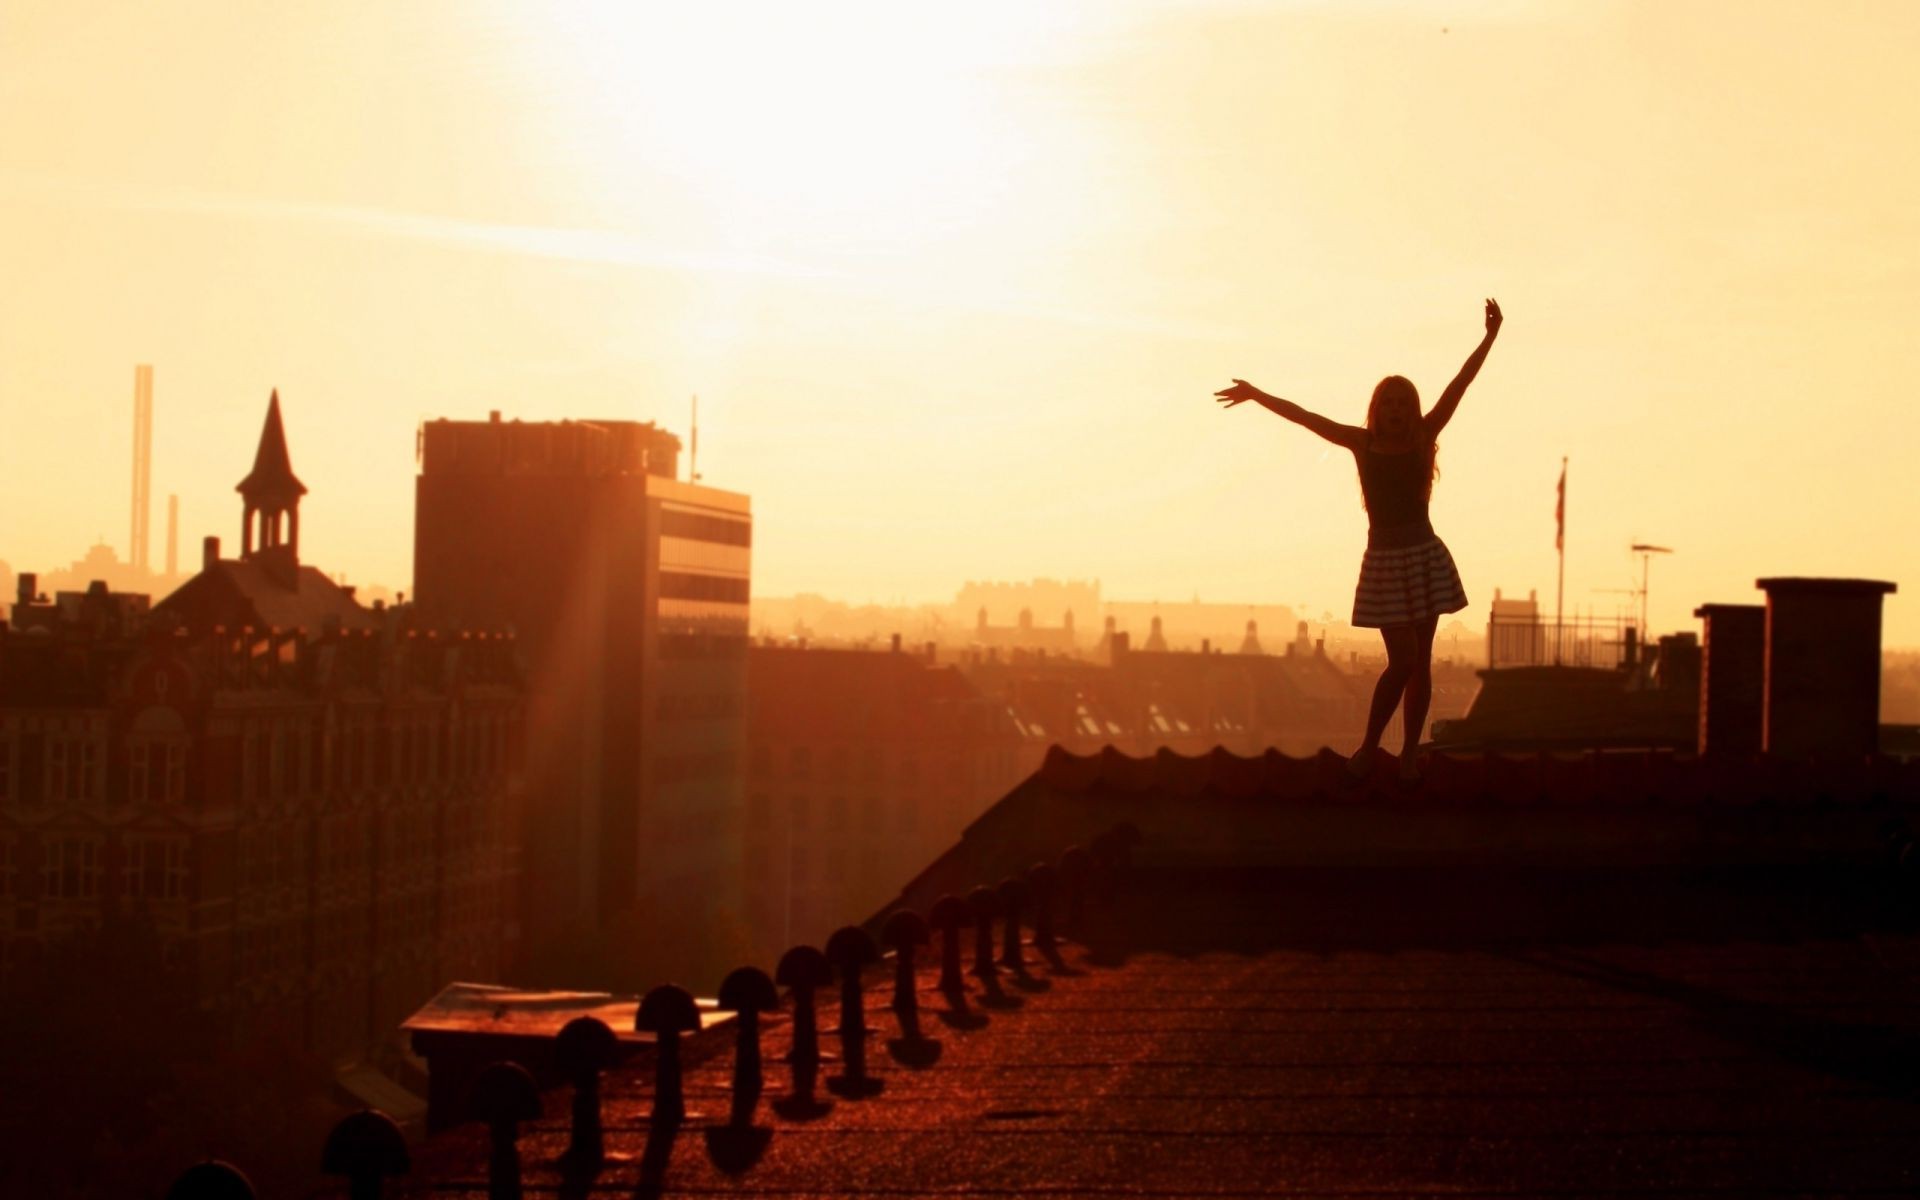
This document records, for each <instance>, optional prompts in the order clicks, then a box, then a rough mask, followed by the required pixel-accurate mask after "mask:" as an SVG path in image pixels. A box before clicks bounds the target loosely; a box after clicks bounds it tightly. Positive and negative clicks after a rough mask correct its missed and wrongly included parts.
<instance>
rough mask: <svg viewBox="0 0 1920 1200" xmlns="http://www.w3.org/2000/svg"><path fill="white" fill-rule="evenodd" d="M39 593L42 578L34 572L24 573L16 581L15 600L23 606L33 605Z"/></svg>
mask: <svg viewBox="0 0 1920 1200" xmlns="http://www.w3.org/2000/svg"><path fill="white" fill-rule="evenodd" d="M39 591H40V576H38V575H36V574H34V573H33V572H32V571H22V572H20V575H19V577H18V578H17V579H16V580H14V598H15V599H16V600H18V601H19V602H20V603H22V604H32V603H33V600H34V596H35V595H36V594H38V592H39Z"/></svg>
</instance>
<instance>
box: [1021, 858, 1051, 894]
mask: <svg viewBox="0 0 1920 1200" xmlns="http://www.w3.org/2000/svg"><path fill="white" fill-rule="evenodd" d="M1058 878H1059V874H1058V872H1056V871H1055V870H1054V869H1053V867H1052V866H1051V865H1049V864H1047V863H1043V862H1042V863H1035V864H1033V865H1032V866H1031V867H1028V868H1027V887H1028V888H1029V889H1031V890H1032V892H1033V894H1034V895H1036V896H1040V897H1043V898H1044V897H1045V896H1047V895H1048V894H1049V893H1051V892H1052V891H1053V885H1054V883H1055V881H1056V880H1057V879H1058Z"/></svg>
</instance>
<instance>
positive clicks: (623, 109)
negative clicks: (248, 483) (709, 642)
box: [0, 0, 1920, 644]
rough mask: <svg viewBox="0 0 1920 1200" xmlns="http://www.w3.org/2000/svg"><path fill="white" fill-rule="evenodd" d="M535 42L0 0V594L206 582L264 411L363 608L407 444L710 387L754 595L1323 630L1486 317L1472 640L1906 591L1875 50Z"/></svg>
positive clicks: (1558, 16) (783, 26) (1408, 24)
mask: <svg viewBox="0 0 1920 1200" xmlns="http://www.w3.org/2000/svg"><path fill="white" fill-rule="evenodd" d="M646 7H647V6H641V5H636V4H632V3H611V2H609V3H605V4H601V5H577V6H569V7H568V8H567V9H566V15H564V16H562V17H558V18H556V17H554V16H553V15H552V11H553V6H550V5H545V4H535V3H530V2H528V3H509V2H507V0H489V2H476V0H466V2H464V3H458V4H456V3H444V4H430V3H420V4H407V5H358V6H342V5H314V6H290V5H276V6H252V5H232V4H190V3H169V4H165V5H107V4H92V5H73V4H66V3H45V4H41V3H19V2H16V0H0V280H3V281H4V282H3V283H0V419H3V420H4V427H5V431H6V436H5V437H4V439H3V440H0V445H4V446H5V457H4V460H3V466H0V559H5V560H6V561H8V562H10V563H11V564H12V565H13V566H14V567H15V568H16V569H40V570H46V569H49V568H52V567H54V566H57V565H62V564H65V563H67V562H69V561H71V560H73V559H74V558H76V557H78V555H79V554H80V553H81V552H82V551H83V550H84V549H85V547H86V546H87V545H88V544H89V543H90V542H91V541H92V540H93V539H94V537H95V536H96V535H98V534H102V533H104V534H105V535H106V537H107V539H108V540H109V541H111V542H113V543H114V544H115V545H116V546H117V547H119V548H120V549H121V550H122V552H123V553H124V548H125V540H126V536H127V535H126V526H127V518H126V512H127V478H128V457H129V437H130V433H129V419H128V414H129V410H130V407H131V395H132V378H133V366H134V364H135V363H136V362H151V363H153V364H154V366H155V388H154V390H155V406H156V424H155V433H154V454H155V462H154V486H155V491H156V497H155V502H154V512H155V514H156V515H155V520H154V533H155V539H156V541H155V545H154V551H153V554H154V558H155V560H156V561H157V560H158V559H159V558H160V556H161V553H162V548H161V546H160V545H159V541H158V538H159V536H160V533H161V530H162V529H163V527H164V523H163V522H164V517H163V514H164V511H165V509H164V504H165V501H164V497H165V495H166V493H168V492H170V491H177V492H179V493H180V495H181V507H182V518H183V531H182V541H183V545H184V546H185V547H188V549H187V550H186V551H185V554H186V556H187V557H188V558H189V559H190V560H191V559H192V557H193V555H194V553H195V551H194V550H192V549H191V547H194V546H196V545H197V539H198V537H199V536H200V535H201V534H203V533H218V534H220V535H222V536H223V537H224V538H226V539H228V540H229V541H231V539H233V538H234V537H235V536H236V535H237V531H238V528H239V520H238V517H239V509H238V505H237V502H236V498H235V497H234V495H233V492H232V490H231V489H232V485H233V483H234V482H235V481H237V480H238V479H239V478H240V476H241V475H242V474H244V473H245V471H246V469H247V466H248V465H249V463H250V461H251V453H252V444H253V440H254V438H255V437H256V436H257V433H258V430H259V423H260V417H261V414H262V411H263V408H264V404H265V401H266V396H267V392H268V390H269V389H270V388H272V387H278V388H279V389H280V391H281V396H282V400H283V402H284V403H285V406H286V415H287V425H288V431H289V436H290V439H291V443H292V448H293V456H294V464H295V467H296V469H297V470H298V471H299V473H300V474H301V476H302V478H303V479H304V480H305V481H306V483H307V484H308V486H309V487H310V488H311V489H312V491H311V494H310V495H309V497H308V499H307V501H306V507H305V510H304V518H303V521H302V533H303V548H304V549H305V550H306V552H307V557H308V558H309V559H311V560H313V561H316V562H318V563H319V564H321V565H323V566H325V567H327V568H329V569H332V570H340V571H345V572H346V573H347V574H348V576H349V577H350V578H352V579H355V580H358V581H361V582H382V583H387V584H389V585H392V586H396V587H404V586H405V584H406V577H407V574H408V571H409V561H410V557H411V527H412V483H411V477H412V472H413V457H412V456H413V444H414V429H415V427H416V425H417V423H418V422H419V421H420V420H421V419H422V418H425V417H430V416H443V415H444V416H453V417H477V416H483V415H484V414H485V413H486V411H487V410H488V409H492V408H499V409H503V410H505V411H506V413H507V414H508V415H509V416H513V415H518V416H521V417H525V418H529V419H553V418H559V417H565V416H582V417H593V416H626V417H636V418H641V419H645V418H657V419H660V420H662V421H663V422H665V423H666V424H668V425H669V426H670V427H674V428H677V429H684V426H685V423H686V411H687V398H688V396H689V395H691V394H692V393H695V392H698V393H699V394H700V396H701V398H702V403H701V414H702V429H701V449H702V457H701V466H702V470H703V472H704V473H705V475H706V476H707V480H708V482H711V483H714V484H717V485H719V486H722V487H728V488H734V489H738V490H741V491H746V492H749V493H751V494H752V495H753V497H754V502H755V508H756V513H757V520H758V524H759V527H760V532H759V535H758V537H757V541H756V547H755V589H756V591H758V592H760V593H764V594H780V593H787V592H793V591H801V590H807V591H821V592H826V593H829V594H835V595H840V596H844V597H847V598H850V599H854V600H861V599H866V598H875V599H908V600H921V599H944V598H946V597H948V596H950V595H951V594H952V591H953V589H954V588H955V587H956V586H957V585H958V584H959V583H960V582H961V581H962V580H964V579H967V578H988V577H996V578H1023V577H1027V576H1031V575H1037V574H1044V575H1052V576H1062V577H1099V578H1100V579H1101V580H1102V582H1103V585H1104V587H1105V590H1106V593H1107V595H1108V596H1110V597H1114V598H1129V599H1151V598H1153V597H1155V596H1161V597H1166V598H1169V599H1171V598H1175V597H1178V598H1188V597H1191V596H1192V595H1193V594H1195V593H1198V594H1199V595H1200V597H1201V598H1202V599H1214V600H1238V601H1256V600H1257V601H1263V602H1276V603H1287V604H1295V605H1300V606H1303V607H1304V608H1305V609H1306V611H1308V612H1310V613H1313V614H1318V613H1320V612H1322V611H1332V612H1334V613H1336V614H1343V613H1344V612H1345V611H1346V609H1347V608H1348V606H1349V605H1350V603H1351V596H1352V584H1353V579H1354V575H1355V571H1356V567H1357V564H1358V559H1359V554H1360V549H1361V546H1362V544H1363V540H1364V529H1365V518H1364V516H1363V514H1362V513H1361V510H1360V506H1359V502H1358V489H1357V487H1356V485H1355V483H1354V481H1353V478H1352V475H1353V471H1352V467H1351V464H1350V462H1349V461H1346V460H1344V459H1343V456H1342V455H1341V454H1339V453H1338V452H1333V453H1329V452H1328V451H1327V450H1326V449H1325V448H1323V446H1322V444H1320V443H1318V442H1316V441H1314V440H1313V439H1312V438H1311V437H1310V436H1309V435H1307V434H1305V433H1304V432H1303V431H1300V430H1297V429H1295V428H1293V427H1291V426H1288V425H1286V424H1284V423H1283V422H1281V421H1279V420H1277V419H1275V418H1273V417H1271V416H1269V415H1267V414H1265V413H1263V412H1259V411H1256V410H1254V409H1253V408H1252V407H1251V406H1248V407H1246V408H1241V409H1235V410H1233V411H1232V412H1231V413H1224V414H1223V413H1220V412H1216V411H1214V410H1213V407H1212V404H1211V402H1210V400H1209V399H1208V397H1209V393H1210V392H1211V391H1212V390H1213V389H1214V388H1216V387H1219V386H1221V385H1222V384H1224V383H1225V381H1226V380H1227V378H1228V377H1229V376H1232V375H1240V376H1244V377H1247V378H1250V379H1252V380H1254V381H1255V382H1257V383H1260V384H1261V385H1263V386H1265V387H1266V388H1268V390H1270V391H1273V392H1276V393H1278V394H1280V395H1284V396H1287V397H1289V398H1291V399H1295V400H1297V401H1299V402H1300V403H1303V404H1306V405H1308V406H1309V407H1313V408H1318V409H1320V410H1322V411H1325V412H1327V413H1329V414H1330V415H1333V416H1336V417H1338V418H1341V419H1345V420H1355V421H1357V420H1358V419H1359V418H1360V416H1361V412H1362V408H1363V405H1364V402H1365V397H1366V394H1367V392H1368V390H1369V388H1370V387H1371V385H1372V384H1373V382H1374V381H1375V380H1376V379H1378V378H1379V377H1380V376H1381V375H1383V374H1387V373H1393V372H1399V373H1404V374H1407V375H1409V376H1410V377H1411V378H1413V380H1414V381H1415V382H1416V383H1417V384H1418V385H1419V386H1420V388H1421V390H1422V392H1423V394H1424V395H1425V396H1426V398H1427V399H1428V400H1431V399H1432V398H1433V397H1434V396H1435V395H1437V394H1438V392H1439V390H1440V388H1441V387H1442V386H1443V385H1444V384H1445V382H1446V380H1447V378H1448V377H1450V375H1451V373H1452V372H1453V370H1454V369H1455V368H1456V367H1457V366H1458V364H1459V361H1460V359H1462V358H1463V357H1464V356H1465V355H1466V353H1467V352H1468V351H1469V350H1470V349H1471V348H1472V346H1473V344H1474V342H1475V340H1476V338H1477V337H1478V333H1479V317H1480V300H1481V298H1482V297H1483V296H1488V295H1492V296H1497V297H1499V298H1500V300H1501V302H1502V304H1503V306H1504V307H1505V309H1506V312H1507V328H1506V330H1505V332H1504V334H1503V335H1502V339H1501V342H1500V344H1499V345H1498V346H1497V347H1496V349H1495V350H1494V352H1493V355H1492V357H1491V359H1490V360H1489V362H1488V365H1487V367H1486V369H1485V371H1484V372H1483V373H1482V375H1481V378H1480V381H1479V383H1478V384H1476V385H1475V387H1474V389H1473V391H1472V392H1471V393H1470V394H1469V396H1468V398H1467V401H1466V404H1465V406H1464V407H1463V409H1462V411H1461V415H1460V417H1459V418H1458V419H1457V420H1456V421H1455V423H1454V424H1453V426H1452V427H1451V428H1450V429H1449V430H1448V432H1447V435H1446V437H1445V438H1444V440H1443V444H1442V449H1441V467H1442V472H1443V473H1442V478H1441V481H1440V484H1439V487H1438V489H1437V492H1436V496H1435V504H1434V515H1435V521H1436V524H1437V526H1438V528H1439V529H1440V531H1441V533H1442V534H1443V535H1444V536H1445V537H1446V538H1447V540H1448V542H1449V544H1450V545H1451V546H1452V548H1453V550H1454V553H1455V556H1456V558H1457V559H1458V560H1459V562H1460V565H1461V568H1462V573H1463V575H1464V577H1465V579H1466V582H1467V586H1468V591H1469V593H1470V595H1471V596H1472V597H1473V601H1474V604H1473V608H1472V610H1471V612H1470V613H1469V614H1468V616H1469V617H1470V618H1471V619H1473V620H1474V621H1476V622H1477V621H1478V620H1479V619H1480V618H1481V617H1482V616H1483V615H1484V612H1485V601H1487V600H1488V599H1489V598H1491V596H1492V592H1493V589H1494V588H1495V587H1501V588H1504V589H1506V590H1507V591H1508V592H1509V593H1512V592H1516V591H1517V592H1521V593H1524V592H1525V591H1526V590H1527V589H1528V588H1530V587H1537V588H1539V589H1541V592H1542V595H1543V597H1545V598H1548V599H1549V600H1550V598H1551V594H1552V587H1553V572H1554V555H1553V526H1552V511H1553V483H1554V479H1555V477H1556V475H1557V472H1558V469H1559V459H1560V456H1561V455H1562V454H1568V455H1571V456H1572V459H1573V467H1572V481H1573V482H1572V505H1571V525H1570V539H1569V559H1568V567H1567V595H1568V601H1569V604H1570V605H1575V604H1577V605H1580V606H1593V607H1595V608H1597V609H1600V610H1603V611H1609V610H1611V609H1612V608H1613V607H1614V606H1615V605H1616V604H1618V603H1620V601H1621V598H1620V597H1618V596H1615V595H1612V594H1609V593H1606V592H1603V591H1600V590H1598V589H1606V588H1618V587H1625V586H1627V585H1628V584H1629V582H1630V581H1631V579H1632V576H1633V572H1634V567H1633V566H1632V562H1631V560H1630V557H1629V555H1628V553H1627V549H1626V547H1627V545H1628V544H1629V543H1630V542H1632V541H1635V540H1650V541H1656V542H1660V543H1663V544H1666V545H1670V546H1674V547H1676V548H1677V550H1678V551H1679V553H1677V554H1676V555H1675V556H1674V557H1673V558H1671V559H1669V560H1663V561H1661V562H1659V563H1657V564H1656V566H1655V570H1654V581H1653V582H1654V589H1653V616H1654V623H1655V625H1656V627H1659V628H1675V627H1679V628H1689V627H1692V626H1693V624H1694V623H1693V621H1692V618H1691V617H1690V615H1689V614H1690V610H1691V609H1692V607H1693V606H1694V605H1695V604H1697V603H1699V602H1702V601H1705V600H1729V601H1740V600H1750V599H1757V598H1758V595H1759V594H1758V593H1757V592H1755V591H1754V590H1753V589H1752V581H1753V579H1754V578H1755V577H1756V576H1759V575H1770V574H1793V573H1805V574H1862V575H1871V576H1875V577H1880V578H1887V579H1893V580H1896V581H1898V582H1899V583H1900V584H1901V585H1902V588H1903V593H1902V594H1901V595H1898V596H1895V597H1893V598H1892V599H1891V601H1890V602H1889V605H1888V609H1887V613H1888V640H1889V642H1891V643H1904V644H1912V643H1916V642H1920V605H1916V604H1915V603H1914V601H1913V598H1912V593H1913V591H1914V589H1915V588H1920V539H1916V538H1915V537H1913V536H1912V534H1911V526H1912V519H1911V518H1912V515H1913V513H1914V509H1915V505H1914V502H1913V501H1912V500H1911V499H1910V495H1911V493H1912V491H1913V487H1912V484H1911V481H1910V478H1909V476H1910V474H1911V473H1912V471H1913V469H1914V468H1913V466H1912V464H1913V462H1914V461H1915V454H1914V452H1915V449H1916V441H1920V439H1917V438H1916V434H1915V431H1916V427H1917V423H1916V421H1915V418H1914V416H1913V413H1912V411H1911V401H1910V399H1909V396H1908V392H1909V390H1910V385H1909V383H1908V381H1909V380H1911V379H1912V378H1913V377H1914V376H1915V374H1916V368H1917V367H1920V349H1917V348H1916V346H1917V345H1920V343H1916V340H1915V339H1914V337H1913V332H1912V331H1913V330H1914V328H1915V327H1916V319H1917V318H1920V276H1917V275H1916V269H1917V267H1920V254H1916V250H1917V249H1920V157H1916V156H1915V155H1914V154H1913V153H1912V147H1913V146H1914V145H1916V144H1920V104H1916V103H1915V102H1914V98H1913V91H1912V86H1911V84H1910V82H1909V81H1908V77H1907V71H1908V69H1909V67H1910V64H1911V62H1912V61H1913V60H1914V58H1915V54H1916V51H1920V6H1914V5H1911V4H1895V3H1886V4H1873V5H1846V4H1838V5H1822V6H1819V7H1818V8H1814V7H1809V6H1805V5H1775V4H1761V3H1753V4H1747V3H1743V4H1740V5H1737V6H1734V5H1708V4H1673V3H1648V4H1585V5H1567V4H1562V3H1539V4H1532V3H1519V2H1515V3H1472V2H1470V0H1462V2H1460V3H1452V4H1439V3H1424V2H1414V0H1408V2H1397V3H1396V2H1391V0H1380V2H1374V3H1333V2H1331V0H1329V2H1305V0H1300V2H1291V3H1272V4H1207V3H1182V4H1153V5H1150V4H1140V3H1123V2H1117V0H1100V2H1091V0H1090V2H1088V3H1058V4H1048V5H1044V6H1042V5H1035V4H1031V3H1025V4H999V5H996V4H975V5H968V6H963V7H958V8H952V7H950V8H949V9H947V10H943V11H942V12H941V13H940V15H939V16H938V17H935V16H933V15H932V13H933V10H932V9H930V8H928V7H927V6H920V5H899V4H877V3H876V4H860V5H832V4H819V5H779V6H771V5H769V6H735V5H725V4H703V5H698V6H679V7H680V8H683V9H687V10H689V11H678V12H669V13H661V14H658V15H649V14H645V13H644V12H643V9H644V8H646Z"/></svg>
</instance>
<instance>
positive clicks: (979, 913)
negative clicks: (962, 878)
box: [967, 884, 1000, 917]
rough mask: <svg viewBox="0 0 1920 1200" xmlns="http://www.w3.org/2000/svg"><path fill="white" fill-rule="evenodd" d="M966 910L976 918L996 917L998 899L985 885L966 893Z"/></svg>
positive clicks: (998, 908) (998, 907)
mask: <svg viewBox="0 0 1920 1200" xmlns="http://www.w3.org/2000/svg"><path fill="white" fill-rule="evenodd" d="M967 910H968V911H969V912H971V913H972V914H973V915H974V916H976V917H997V916H999V915H1000V897H999V896H997V895H996V894H995V893H994V890H993V889H992V888H990V887H987V886H986V885H984V884H982V885H981V886H979V887H977V888H975V889H973V890H972V891H970V892H968V893H967Z"/></svg>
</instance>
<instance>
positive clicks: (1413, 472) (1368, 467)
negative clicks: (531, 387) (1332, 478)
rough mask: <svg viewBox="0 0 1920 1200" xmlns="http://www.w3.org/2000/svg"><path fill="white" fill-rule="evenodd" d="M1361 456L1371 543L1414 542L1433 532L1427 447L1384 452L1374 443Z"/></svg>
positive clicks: (1361, 474) (1369, 543)
mask: <svg viewBox="0 0 1920 1200" xmlns="http://www.w3.org/2000/svg"><path fill="white" fill-rule="evenodd" d="M1355 457H1356V458H1358V459H1359V460H1360V494H1361V495H1362V496H1364V497H1365V498H1366V501H1367V545H1368V546H1369V547H1375V546H1412V545H1417V544H1419V543H1420V542H1423V541H1425V540H1426V539H1428V538H1430V537H1432V536H1433V525H1432V524H1431V523H1430V522H1429V521H1428V520H1427V483H1428V476H1427V472H1428V470H1429V466H1428V464H1429V461H1430V460H1429V458H1428V454H1427V447H1426V446H1424V445H1422V446H1416V447H1415V448H1414V449H1412V450H1406V451H1402V452H1400V453H1398V454H1382V453H1381V452H1380V451H1378V450H1375V449H1374V448H1373V447H1372V446H1366V447H1363V448H1362V449H1361V451H1360V453H1359V454H1357V455H1356V456H1355Z"/></svg>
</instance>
